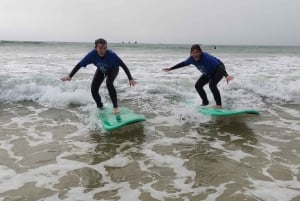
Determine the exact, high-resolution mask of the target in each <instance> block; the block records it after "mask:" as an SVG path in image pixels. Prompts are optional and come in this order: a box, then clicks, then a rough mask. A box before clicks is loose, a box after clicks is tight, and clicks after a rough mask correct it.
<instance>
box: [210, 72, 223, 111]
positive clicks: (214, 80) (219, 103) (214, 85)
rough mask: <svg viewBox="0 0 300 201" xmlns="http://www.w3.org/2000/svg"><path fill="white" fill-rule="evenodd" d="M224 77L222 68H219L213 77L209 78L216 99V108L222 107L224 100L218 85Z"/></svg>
mask: <svg viewBox="0 0 300 201" xmlns="http://www.w3.org/2000/svg"><path fill="white" fill-rule="evenodd" d="M222 78H223V71H222V69H221V68H219V69H218V70H217V71H216V72H215V74H214V75H213V76H212V78H211V79H210V80H209V88H210V90H211V92H212V94H213V96H214V99H215V101H216V108H221V107H222V100H221V94H220V91H219V89H218V87H217V85H218V83H219V82H220V80H221V79H222Z"/></svg>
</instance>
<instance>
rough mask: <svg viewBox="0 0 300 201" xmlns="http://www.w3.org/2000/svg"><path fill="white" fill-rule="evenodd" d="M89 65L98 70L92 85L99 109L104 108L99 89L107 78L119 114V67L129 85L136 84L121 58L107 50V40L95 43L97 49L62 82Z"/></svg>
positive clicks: (115, 109)
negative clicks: (116, 83)
mask: <svg viewBox="0 0 300 201" xmlns="http://www.w3.org/2000/svg"><path fill="white" fill-rule="evenodd" d="M89 64H94V65H95V66H96V67H97V69H96V72H95V75H94V79H93V81H92V85H91V92H92V96H93V98H94V100H95V102H96V104H97V107H98V108H100V109H101V108H103V103H102V101H101V97H100V95H99V88H100V86H101V84H102V82H103V81H104V79H105V78H106V86H107V89H108V93H109V96H110V99H111V101H112V104H113V107H114V111H113V112H114V113H115V114H116V113H118V112H119V110H118V100H117V92H116V89H115V87H114V80H115V79H116V77H117V75H118V73H119V66H121V67H122V68H123V70H124V71H125V73H126V75H127V77H128V80H129V85H130V86H134V85H135V84H136V82H135V81H134V80H133V78H132V76H131V74H130V71H129V69H128V68H127V66H126V65H125V63H124V62H123V61H122V60H121V59H120V57H119V56H118V55H117V54H116V53H115V52H113V51H112V50H110V49H107V42H106V40H104V39H102V38H100V39H97V40H96V41H95V49H93V50H91V51H90V52H89V53H88V54H87V55H86V56H85V57H84V58H83V59H82V60H81V61H80V62H79V63H78V64H77V65H76V66H75V67H74V68H73V70H72V71H71V72H70V74H69V75H68V76H65V77H63V78H61V80H62V81H70V80H71V79H72V77H73V76H74V75H75V74H76V72H77V71H78V70H79V69H80V68H81V67H86V66H87V65H89Z"/></svg>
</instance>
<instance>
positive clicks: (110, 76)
mask: <svg viewBox="0 0 300 201" xmlns="http://www.w3.org/2000/svg"><path fill="white" fill-rule="evenodd" d="M118 73H119V68H112V69H111V70H109V71H108V72H107V78H106V86H107V89H108V93H109V97H110V99H111V101H112V104H113V107H114V113H117V112H118V99H117V91H116V89H115V86H114V81H115V79H116V77H117V75H118Z"/></svg>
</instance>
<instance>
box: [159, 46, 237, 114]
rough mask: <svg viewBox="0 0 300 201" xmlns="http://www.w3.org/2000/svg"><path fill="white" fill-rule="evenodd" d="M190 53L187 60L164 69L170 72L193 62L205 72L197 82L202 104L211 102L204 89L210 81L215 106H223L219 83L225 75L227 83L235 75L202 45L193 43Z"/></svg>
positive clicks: (196, 86)
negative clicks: (202, 48)
mask: <svg viewBox="0 0 300 201" xmlns="http://www.w3.org/2000/svg"><path fill="white" fill-rule="evenodd" d="M190 54H191V55H190V56H189V57H188V58H187V59H186V60H185V61H183V62H180V63H178V64H176V65H175V66H173V67H170V68H164V69H163V71H165V72H168V71H171V70H174V69H178V68H181V67H184V66H188V65H190V64H193V65H194V66H196V67H197V69H198V70H199V71H200V72H202V73H203V74H202V75H201V77H200V78H199V79H198V81H197V82H196V84H195V88H196V90H197V92H198V93H199V95H200V97H201V99H202V106H205V105H208V104H209V101H208V99H207V96H206V93H205V90H204V89H203V87H204V85H206V84H207V83H209V88H210V90H211V92H212V94H213V96H214V99H215V102H216V106H215V108H217V109H218V108H222V101H221V95H220V92H219V89H218V87H217V84H218V83H219V81H220V80H221V79H222V78H223V76H224V77H225V78H226V81H227V83H229V81H230V80H232V79H233V76H231V75H228V73H227V72H226V70H225V66H224V64H223V62H221V61H220V60H219V59H218V58H216V57H214V56H212V55H210V54H208V53H207V52H202V50H201V47H200V45H198V44H195V45H192V47H191V52H190Z"/></svg>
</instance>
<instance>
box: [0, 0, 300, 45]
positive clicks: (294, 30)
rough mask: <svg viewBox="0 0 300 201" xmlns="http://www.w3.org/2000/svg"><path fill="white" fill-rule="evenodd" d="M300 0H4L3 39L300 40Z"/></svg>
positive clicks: (0, 4) (0, 1)
mask: <svg viewBox="0 0 300 201" xmlns="http://www.w3.org/2000/svg"><path fill="white" fill-rule="evenodd" d="M299 21H300V0H0V40H21V41H74V42H77V41H78V42H92V41H94V40H95V39H96V38H99V37H103V38H105V39H107V40H108V42H122V41H124V42H128V41H131V42H134V41H137V42H139V43H188V44H190V43H201V44H226V45H243V44H244V45H245V44H247V45H300V22H299Z"/></svg>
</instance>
